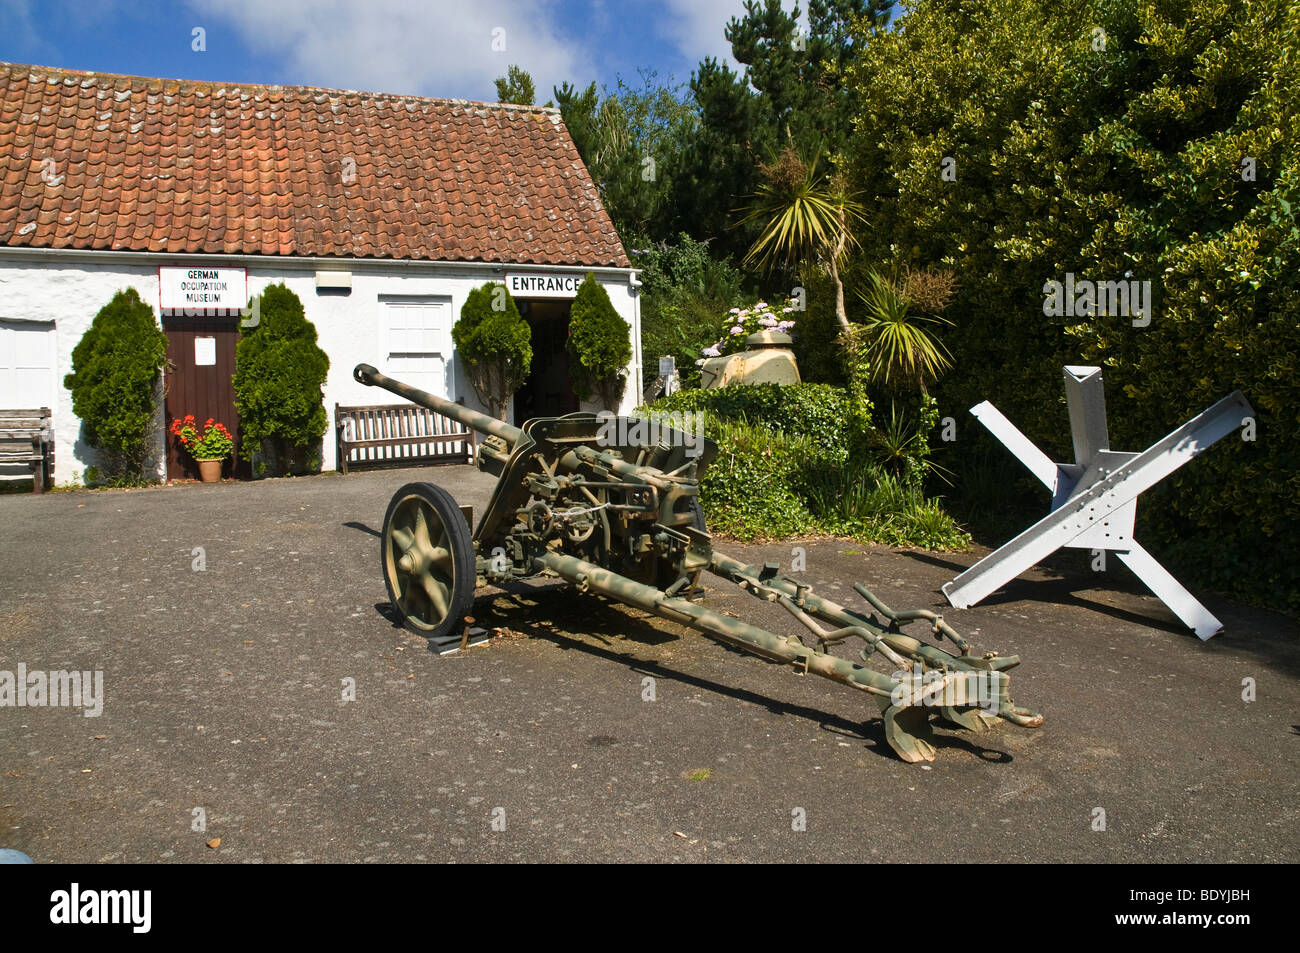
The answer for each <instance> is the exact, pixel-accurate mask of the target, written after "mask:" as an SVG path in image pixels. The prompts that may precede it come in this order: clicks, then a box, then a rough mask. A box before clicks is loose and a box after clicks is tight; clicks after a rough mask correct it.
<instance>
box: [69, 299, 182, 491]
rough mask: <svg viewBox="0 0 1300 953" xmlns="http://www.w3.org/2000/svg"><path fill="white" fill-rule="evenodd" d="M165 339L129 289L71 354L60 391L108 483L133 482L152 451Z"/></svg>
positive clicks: (103, 311) (101, 314) (150, 312)
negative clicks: (67, 396) (69, 400)
mask: <svg viewBox="0 0 1300 953" xmlns="http://www.w3.org/2000/svg"><path fill="white" fill-rule="evenodd" d="M166 358H167V335H165V334H164V333H163V332H162V330H161V329H160V328H159V327H158V322H157V320H156V319H155V318H154V313H153V308H151V307H149V305H147V304H145V303H144V302H143V301H142V300H140V296H139V294H137V293H136V290H135V289H134V288H127V289H126V290H125V291H119V292H118V293H117V294H115V295H113V299H112V300H111V301H110V302H109V303H108V304H106V305H104V307H103V308H101V309H100V311H99V313H98V314H96V315H95V319H94V320H93V321H92V322H91V324H90V327H89V328H87V329H86V333H85V334H83V335H82V336H81V340H80V341H78V342H77V346H76V347H74V348H73V349H72V373H70V374H68V375H66V376H65V377H64V378H63V386H64V387H66V388H67V389H68V390H69V391H71V392H72V409H73V412H74V413H76V415H77V416H78V417H80V418H81V421H82V425H83V427H84V428H85V436H86V442H87V443H88V444H90V446H92V447H94V448H95V449H96V450H98V451H99V454H100V458H101V464H102V466H101V468H100V469H101V472H102V473H103V474H104V475H105V476H106V477H107V479H108V481H109V482H113V483H136V482H139V481H140V480H141V479H143V478H144V467H145V464H146V463H147V462H148V460H149V457H150V455H151V454H152V453H153V451H154V450H155V448H156V440H155V438H156V436H157V434H158V399H159V393H158V391H159V387H158V384H159V371H161V369H162V366H163V363H164V361H165V360H166Z"/></svg>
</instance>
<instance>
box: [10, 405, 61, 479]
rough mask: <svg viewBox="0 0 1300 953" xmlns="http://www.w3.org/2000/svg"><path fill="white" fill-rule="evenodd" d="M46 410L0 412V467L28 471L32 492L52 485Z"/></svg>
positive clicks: (50, 433)
mask: <svg viewBox="0 0 1300 953" xmlns="http://www.w3.org/2000/svg"><path fill="white" fill-rule="evenodd" d="M50 418H51V415H50V408H48V407H41V408H39V409H37V410H0V464H6V463H9V464H12V463H26V464H29V465H30V466H31V468H32V492H33V493H42V492H44V491H45V490H48V489H50V488H51V487H53V486H54V424H53V421H52V420H51V419H50Z"/></svg>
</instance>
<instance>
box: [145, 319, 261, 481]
mask: <svg viewBox="0 0 1300 953" xmlns="http://www.w3.org/2000/svg"><path fill="white" fill-rule="evenodd" d="M162 325H163V330H164V331H165V332H166V333H167V404H166V415H165V416H166V427H167V430H166V432H165V433H166V439H167V479H169V480H183V479H191V480H197V479H198V478H199V468H198V465H197V464H195V462H194V459H193V458H192V457H191V456H190V455H189V453H188V452H186V451H185V450H184V449H183V448H182V447H181V446H180V442H179V441H178V440H177V439H176V438H175V437H173V436H172V435H171V425H172V421H173V420H177V419H179V418H182V417H184V416H185V415H186V414H193V415H194V417H195V420H196V422H197V423H198V425H199V427H200V428H202V426H203V424H204V422H205V421H206V420H207V419H208V418H209V417H212V418H213V419H215V420H217V421H220V422H221V423H223V424H225V425H226V427H227V428H228V429H229V430H230V432H231V433H232V434H234V435H235V455H233V456H232V457H231V458H229V459H227V460H226V464H225V466H224V467H223V469H222V476H225V477H229V476H239V477H241V478H245V479H246V478H247V477H248V475H249V467H248V464H246V463H244V462H243V461H237V455H238V453H239V418H238V415H237V414H236V413H235V386H234V376H235V345H236V344H238V343H239V317H238V315H236V316H234V317H229V318H222V317H199V318H194V317H166V316H165V317H164V318H163V320H162Z"/></svg>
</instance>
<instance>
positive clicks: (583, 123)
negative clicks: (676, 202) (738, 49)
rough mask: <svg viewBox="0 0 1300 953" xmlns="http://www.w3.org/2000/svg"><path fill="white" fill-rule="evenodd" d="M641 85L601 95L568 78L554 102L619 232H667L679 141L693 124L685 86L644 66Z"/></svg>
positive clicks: (663, 234) (622, 86) (620, 83)
mask: <svg viewBox="0 0 1300 953" xmlns="http://www.w3.org/2000/svg"><path fill="white" fill-rule="evenodd" d="M640 76H641V85H640V86H639V87H634V86H632V85H630V84H628V83H626V82H624V80H622V79H621V78H620V79H619V80H618V83H617V85H616V87H615V89H614V90H612V91H610V90H605V91H604V95H603V97H602V96H601V95H599V94H597V92H596V84H595V83H592V84H591V85H589V86H588V87H587V88H586V89H585V90H583V91H582V92H578V91H577V90H576V89H575V88H574V87H573V86H571V85H569V84H568V83H565V84H564V85H563V86H560V87H556V89H555V101H556V103H557V104H558V105H559V109H560V115H561V117H562V118H563V119H564V123H565V126H567V127H568V129H569V134H570V135H571V136H572V137H573V142H574V145H575V146H576V147H577V149H578V153H579V155H581V156H582V159H583V162H584V163H585V164H586V166H587V169H588V171H589V172H590V173H591V176H592V179H593V180H594V181H595V183H596V187H597V188H598V189H599V190H600V194H601V200H602V202H603V204H604V206H605V210H606V211H607V212H609V216H610V218H611V220H612V221H613V223H614V226H615V228H616V229H618V231H619V232H620V233H622V234H625V235H628V234H637V235H646V234H648V235H652V236H653V237H654V238H656V239H663V238H670V237H671V236H672V234H673V233H672V232H671V231H668V230H666V229H667V223H668V222H669V221H670V220H671V219H672V217H673V214H674V213H673V210H672V201H673V181H674V176H675V174H676V169H677V168H678V167H679V166H680V164H681V161H680V158H679V156H680V152H681V148H682V143H683V142H685V141H687V139H688V138H689V136H690V134H691V130H692V128H693V127H694V124H695V118H694V111H693V109H692V107H691V105H690V104H689V102H688V101H687V99H686V97H685V94H684V91H683V88H682V87H681V86H673V85H671V84H662V83H660V82H659V80H658V74H657V73H655V72H654V71H653V70H641V71H640Z"/></svg>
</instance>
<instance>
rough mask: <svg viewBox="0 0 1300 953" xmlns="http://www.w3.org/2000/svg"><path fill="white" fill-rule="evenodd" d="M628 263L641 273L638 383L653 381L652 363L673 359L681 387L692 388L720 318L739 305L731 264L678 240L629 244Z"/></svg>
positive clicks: (738, 282)
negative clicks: (642, 362)
mask: <svg viewBox="0 0 1300 953" xmlns="http://www.w3.org/2000/svg"><path fill="white" fill-rule="evenodd" d="M630 244H631V245H634V246H636V247H633V248H629V249H628V251H629V252H630V253H631V255H632V262H633V264H634V265H636V267H638V268H640V269H641V276H640V277H641V285H642V287H641V353H642V355H644V361H645V365H644V367H643V368H642V382H643V385H644V386H645V387H646V388H648V387H649V386H650V385H651V383H652V382H653V381H654V379H655V378H656V377H657V376H658V372H659V365H658V361H657V358H659V357H667V356H670V355H671V356H672V357H673V358H675V359H676V363H677V371H678V375H679V377H680V378H681V382H682V386H683V387H688V388H689V387H697V386H699V381H700V369H699V367H697V366H696V364H695V362H696V361H697V360H698V359H699V358H700V357H701V352H702V351H703V350H704V348H706V347H708V346H709V345H710V344H712V343H713V341H714V338H715V337H716V335H717V326H718V320H719V317H720V316H721V315H723V314H726V313H727V312H728V311H729V310H730V309H731V308H732V307H735V306H736V305H739V304H740V303H741V299H742V297H743V295H742V291H743V290H744V288H743V279H742V276H741V274H740V272H739V271H737V270H736V268H735V266H734V265H732V264H731V262H730V261H727V260H725V259H723V260H718V259H717V258H715V257H713V255H712V254H711V253H710V251H709V246H708V244H707V243H705V242H697V241H695V240H694V239H693V238H691V237H690V236H689V235H685V234H682V235H678V236H677V239H676V241H675V242H672V243H668V242H659V243H655V242H652V241H650V240H649V239H648V238H637V239H633V240H632V241H631V242H630Z"/></svg>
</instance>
